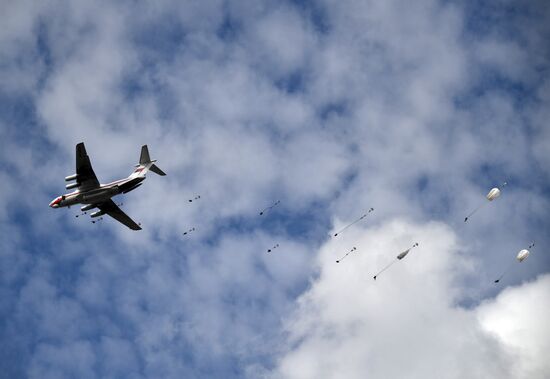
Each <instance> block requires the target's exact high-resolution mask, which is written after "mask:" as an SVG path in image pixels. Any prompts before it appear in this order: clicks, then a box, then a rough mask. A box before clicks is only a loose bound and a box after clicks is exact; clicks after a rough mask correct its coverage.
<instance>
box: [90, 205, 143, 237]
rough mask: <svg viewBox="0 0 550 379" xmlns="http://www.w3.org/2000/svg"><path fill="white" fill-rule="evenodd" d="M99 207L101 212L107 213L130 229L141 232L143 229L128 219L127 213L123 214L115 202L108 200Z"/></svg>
mask: <svg viewBox="0 0 550 379" xmlns="http://www.w3.org/2000/svg"><path fill="white" fill-rule="evenodd" d="M97 207H98V208H99V209H100V210H101V211H103V212H105V213H106V214H108V215H109V216H111V217H112V218H114V219H115V220H117V221H118V222H121V223H123V224H124V225H126V226H127V227H129V228H130V229H132V230H141V227H140V226H139V225H138V224H136V223H135V221H134V220H132V219H131V218H130V217H128V215H127V214H126V213H124V212H122V210H121V209H120V208H119V207H117V205H116V204H115V203H114V201H113V200H108V201H105V202H103V203H101V204H98V205H97Z"/></svg>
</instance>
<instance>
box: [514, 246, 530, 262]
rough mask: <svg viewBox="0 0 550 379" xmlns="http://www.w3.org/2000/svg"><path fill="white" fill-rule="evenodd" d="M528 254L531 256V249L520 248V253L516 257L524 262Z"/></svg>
mask: <svg viewBox="0 0 550 379" xmlns="http://www.w3.org/2000/svg"><path fill="white" fill-rule="evenodd" d="M528 256H529V250H527V249H523V250H520V252H519V253H518V255H517V257H516V259H517V260H518V261H520V262H523V260H524V259H525V258H527V257H528Z"/></svg>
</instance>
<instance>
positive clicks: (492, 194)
mask: <svg viewBox="0 0 550 379" xmlns="http://www.w3.org/2000/svg"><path fill="white" fill-rule="evenodd" d="M506 184H507V183H506V182H504V183H502V187H504V186H506ZM499 196H500V189H499V188H497V187H495V188H491V190H490V191H489V193H488V194H487V195H486V196H485V197H486V198H487V200H488V201H489V202H491V201H493V200H495V199H496V198H497V197H499ZM489 202H483V203H482V204H480V205H479V206H478V207H477V208H476V209H474V210H473V211H472V212H470V214H469V215H468V216H466V217H465V218H464V222H467V221H468V219H469V218H470V217H472V216H473V215H474V213H476V212H477V211H479V210H480V209H481V208H483V207H484V206H485V205H487V204H489Z"/></svg>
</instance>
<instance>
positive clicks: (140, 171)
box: [133, 145, 166, 176]
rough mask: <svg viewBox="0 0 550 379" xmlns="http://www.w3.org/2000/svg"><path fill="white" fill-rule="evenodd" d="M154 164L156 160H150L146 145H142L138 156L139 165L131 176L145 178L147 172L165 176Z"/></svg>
mask: <svg viewBox="0 0 550 379" xmlns="http://www.w3.org/2000/svg"><path fill="white" fill-rule="evenodd" d="M155 162H156V160H151V157H150V155H149V149H148V148H147V145H143V146H142V147H141V154H140V156H139V164H137V165H136V167H137V169H136V170H135V171H134V173H133V175H141V176H145V174H146V173H147V172H148V171H153V172H154V173H155V174H157V175H160V176H165V175H166V173H165V172H164V171H162V170H161V169H160V168H159V167H158V166H157V165H156V164H155Z"/></svg>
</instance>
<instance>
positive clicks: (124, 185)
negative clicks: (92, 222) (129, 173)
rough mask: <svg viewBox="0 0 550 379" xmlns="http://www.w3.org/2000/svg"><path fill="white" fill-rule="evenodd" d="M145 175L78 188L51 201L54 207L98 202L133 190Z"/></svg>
mask: <svg viewBox="0 0 550 379" xmlns="http://www.w3.org/2000/svg"><path fill="white" fill-rule="evenodd" d="M143 180H145V177H135V178H125V179H121V180H117V181H114V182H111V183H107V184H101V185H100V186H99V188H94V189H90V190H87V191H80V190H76V191H74V192H71V193H66V194H64V195H61V196H58V197H56V198H55V199H54V200H53V201H52V202H51V203H50V207H52V208H63V207H70V206H72V205H76V204H85V205H91V204H98V203H102V202H104V201H107V200H109V199H111V198H112V197H113V196H116V195H119V194H121V193H127V192H130V191H133V190H134V189H136V188H137V187H139V186H140V185H141V182H142V181H143ZM82 208H83V209H82V210H83V211H84V210H88V209H92V208H93V207H88V208H87V209H84V208H86V207H82Z"/></svg>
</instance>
